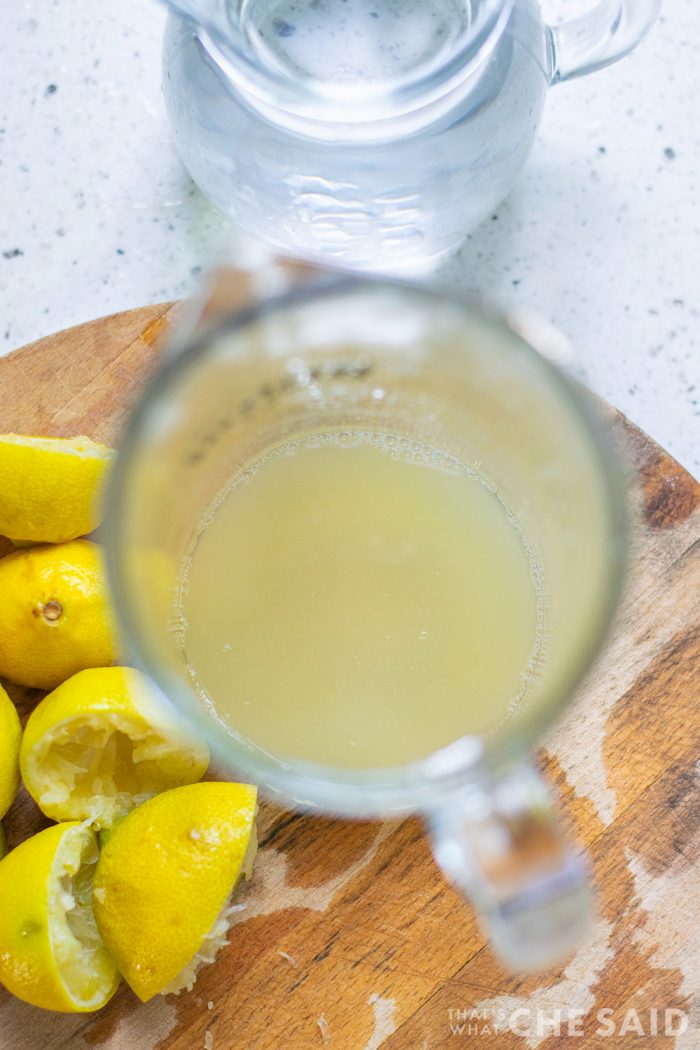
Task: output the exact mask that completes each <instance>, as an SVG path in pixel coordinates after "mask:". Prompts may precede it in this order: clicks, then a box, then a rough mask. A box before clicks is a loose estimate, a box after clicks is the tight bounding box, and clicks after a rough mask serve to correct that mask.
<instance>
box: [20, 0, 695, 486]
mask: <svg viewBox="0 0 700 1050" xmlns="http://www.w3.org/2000/svg"><path fill="white" fill-rule="evenodd" d="M549 6H550V7H551V6H557V5H549ZM559 9H560V10H561V4H559ZM162 22H163V14H162V11H161V9H160V8H159V7H157V6H156V5H155V4H154V3H152V2H149V0H119V2H117V0H104V2H103V3H100V4H95V3H94V2H92V0H71V2H70V3H66V2H65V0H55V2H54V0H25V2H23V3H21V4H18V5H14V6H13V7H12V10H11V11H9V10H8V12H7V13H6V14H5V17H4V19H3V33H2V37H1V39H0V129H1V130H0V352H2V351H9V350H11V349H13V348H14V347H16V346H20V345H22V344H23V343H25V342H28V341H30V340H33V339H37V338H39V337H40V336H42V335H46V334H47V333H49V332H52V331H55V330H57V329H60V328H64V327H66V326H68V325H72V324H77V323H79V322H81V321H85V320H88V319H90V318H92V317H97V316H99V315H102V314H106V313H111V312H112V311H115V310H121V309H125V308H127V307H131V306H137V305H140V304H142V303H146V302H156V301H159V300H162V299H170V298H175V297H178V296H184V295H187V294H189V293H190V292H192V291H194V290H195V289H196V287H197V283H198V280H199V275H200V274H201V273H202V271H203V270H204V269H206V267H207V266H208V265H209V264H210V263H211V260H212V258H213V257H214V256H215V255H216V254H217V253H218V252H220V251H221V250H222V249H223V248H224V247H225V246H226V247H227V248H228V249H229V250H230V246H231V244H233V246H234V250H235V249H236V246H238V245H240V250H241V251H243V250H244V245H243V242H242V241H240V240H239V238H238V237H233V239H232V235H231V233H230V231H229V230H228V229H227V226H226V224H225V223H224V221H223V220H222V219H221V218H220V217H219V215H218V214H217V213H216V212H215V211H214V210H213V208H211V207H210V206H209V205H208V204H207V203H206V201H204V200H203V198H202V197H201V195H200V194H199V193H198V192H197V190H196V189H195V188H194V187H193V186H192V184H191V183H190V181H189V179H188V178H187V176H186V174H185V172H184V170H183V169H182V167H181V165H180V163H179V161H178V159H177V156H176V154H175V152H174V150H173V147H172V145H171V143H170V140H169V135H168V128H167V125H166V122H165V118H164V113H163V106H162V103H161V100H160V87H159V79H160V34H161V29H162ZM699 93H700V5H698V4H697V3H696V0H666V3H665V7H664V11H663V14H662V17H661V20H660V21H659V23H658V24H657V25H656V27H655V28H654V30H653V31H652V33H651V35H650V36H649V37H648V39H647V40H646V41H645V42H644V43H643V44H642V45H641V47H640V48H639V49H638V51H637V52H636V53H635V54H633V55H632V56H630V57H629V58H627V59H625V60H624V61H623V62H621V63H620V64H618V65H617V66H614V67H611V68H610V69H607V70H605V71H603V72H601V73H598V74H596V75H595V76H593V77H589V78H586V79H583V80H578V81H573V82H571V83H569V84H564V85H560V86H559V87H557V88H555V89H554V90H553V91H552V92H551V94H550V98H549V100H548V107H547V112H546V114H545V119H544V123H543V126H542V129H541V133H540V138H539V141H538V143H537V145H536V147H535V150H534V153H533V155H532V157H531V160H530V163H529V166H528V168H527V170H526V172H525V174H524V175H523V177H522V179H521V181H520V183H519V184H518V186H517V188H516V189H515V191H514V192H513V193H512V194H511V196H510V198H509V199H508V200H507V201H506V202H505V203H504V204H503V205H502V206H501V207H500V208H499V210H498V212H497V214H496V215H495V216H494V217H493V218H492V219H491V220H490V221H487V222H486V223H485V224H484V225H483V226H482V227H481V228H480V229H479V230H477V231H476V232H475V233H474V234H472V236H471V237H470V238H469V240H468V242H467V243H466V244H465V246H464V248H463V250H462V251H461V252H460V253H459V255H458V256H457V257H456V258H454V259H452V260H450V261H449V262H448V263H447V264H446V265H445V266H444V267H443V269H442V270H441V271H440V273H439V274H438V275H437V278H436V279H437V280H439V281H440V282H441V283H443V284H447V285H448V286H450V287H451V288H455V289H464V288H471V287H480V288H488V289H490V290H491V291H493V292H495V293H496V295H498V296H499V297H501V299H504V300H505V301H506V302H507V303H510V304H513V305H515V306H516V307H518V308H520V309H523V310H529V309H535V310H537V311H539V313H541V314H542V315H543V316H544V318H546V319H547V320H548V321H551V322H553V323H554V324H555V325H557V326H558V327H559V328H560V329H561V330H562V332H563V333H564V334H565V335H566V336H567V337H568V339H569V340H570V343H571V345H572V347H573V348H574V349H573V357H572V359H571V362H570V367H571V368H572V369H573V370H574V371H575V372H576V373H577V374H578V375H580V376H581V377H583V378H584V379H585V380H586V381H587V382H588V383H589V384H590V385H591V386H592V387H593V388H594V389H595V390H596V391H598V392H599V393H600V394H602V395H603V396H604V397H606V398H607V399H608V400H610V401H612V402H613V403H614V404H616V405H617V406H618V407H619V408H621V409H622V410H623V411H624V412H626V413H627V415H629V416H630V418H632V419H633V420H634V421H635V422H636V423H638V424H639V425H640V426H642V427H643V428H644V429H645V430H647V431H648V432H649V433H650V434H651V435H652V436H653V437H654V438H656V440H657V441H659V442H661V444H663V445H665V446H666V447H667V448H668V449H669V451H671V452H672V453H673V454H674V455H675V456H676V457H677V458H678V459H680V460H681V462H682V463H684V465H685V466H687V467H688V468H690V469H691V470H693V471H694V472H695V473H696V474H697V473H698V472H700V440H699V438H700V346H699V344H700V339H699V333H700V298H699V296H698V281H697V272H698V269H699V268H700V267H699V264H700V200H699V197H698V172H699V171H700V135H699V134H698V131H697V120H696V119H694V118H692V114H693V113H695V111H696V108H697V98H698V94H699Z"/></svg>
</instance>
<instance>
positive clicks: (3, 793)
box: [0, 685, 22, 820]
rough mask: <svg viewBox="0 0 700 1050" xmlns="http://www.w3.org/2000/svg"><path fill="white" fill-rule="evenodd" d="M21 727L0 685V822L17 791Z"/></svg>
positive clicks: (12, 706)
mask: <svg viewBox="0 0 700 1050" xmlns="http://www.w3.org/2000/svg"><path fill="white" fill-rule="evenodd" d="M21 739H22V727H21V725H20V722H19V715H18V714H17V708H16V707H15V705H14V704H13V703H12V701H11V700H10V698H9V696H8V695H7V693H6V692H5V690H4V689H3V687H2V686H1V685H0V820H2V818H3V817H4V816H5V814H6V813H7V811H8V809H9V808H10V806H11V805H12V803H13V802H14V800H15V796H16V794H17V792H18V790H19V744H20V740H21Z"/></svg>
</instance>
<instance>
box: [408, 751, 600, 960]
mask: <svg viewBox="0 0 700 1050" xmlns="http://www.w3.org/2000/svg"><path fill="white" fill-rule="evenodd" d="M428 826H429V829H430V833H431V837H432V843H433V852H434V854H435V858H436V860H437V862H438V864H439V865H440V867H441V868H442V870H443V872H444V873H445V874H446V875H447V877H448V878H449V879H450V880H451V881H452V882H454V883H455V884H456V885H457V886H458V887H459V888H460V889H461V890H462V891H463V892H464V893H465V894H466V895H467V896H469V897H470V898H471V900H472V901H473V903H474V904H475V905H476V907H477V909H478V910H479V912H480V913H481V916H482V919H483V920H484V924H485V926H486V929H487V932H488V933H489V934H490V936H491V940H492V943H493V947H494V949H495V951H496V952H497V954H498V955H499V956H500V957H501V959H502V960H503V962H504V963H505V964H506V965H507V966H508V967H509V968H510V969H511V970H514V971H517V972H523V971H528V970H539V969H545V968H547V967H550V966H554V965H557V964H558V963H561V962H563V961H564V959H565V958H566V957H567V956H568V955H570V954H571V952H572V951H573V950H574V948H575V947H576V946H577V944H578V942H579V941H580V940H581V938H582V937H583V935H584V934H585V933H586V931H587V929H588V927H589V926H590V922H591V918H592V912H593V898H592V893H591V889H590V886H589V882H588V875H587V864H586V861H585V857H584V856H582V855H580V854H579V853H577V852H575V851H574V850H573V849H572V847H571V846H570V845H569V844H568V843H567V841H566V840H565V838H564V836H563V835H562V832H561V829H560V826H559V822H558V819H557V817H556V814H555V807H554V804H553V801H552V797H551V795H550V793H549V791H548V789H547V788H546V787H545V784H544V782H543V781H542V779H541V777H540V776H539V774H538V773H536V772H535V770H534V768H533V767H532V766H531V765H529V764H527V763H521V764H519V765H516V766H512V767H510V768H509V769H508V770H507V771H506V772H504V773H502V774H500V775H499V776H497V777H495V778H494V779H493V781H492V782H491V783H490V784H489V785H487V786H486V787H484V786H479V787H478V788H475V789H474V790H472V789H465V790H464V791H463V792H462V793H461V794H457V795H455V796H454V797H453V798H452V799H451V800H450V801H449V802H448V803H447V804H445V805H444V806H443V807H441V808H439V809H437V810H435V811H434V812H432V813H430V814H429V815H428Z"/></svg>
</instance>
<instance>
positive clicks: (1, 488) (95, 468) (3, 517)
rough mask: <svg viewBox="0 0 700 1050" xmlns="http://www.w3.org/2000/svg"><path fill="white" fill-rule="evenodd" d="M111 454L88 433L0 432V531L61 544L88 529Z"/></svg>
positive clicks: (20, 539)
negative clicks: (41, 434) (63, 435)
mask: <svg viewBox="0 0 700 1050" xmlns="http://www.w3.org/2000/svg"><path fill="white" fill-rule="evenodd" d="M114 455H115V453H114V450H113V449H111V448H108V447H107V446H106V445H100V444H97V443H96V442H95V441H91V440H90V438H87V437H74V438H50V437H26V436H24V435H21V434H0V535H3V536H9V538H10V539H11V540H13V541H14V542H16V543H32V542H33V543H37V542H39V543H64V542H65V541H67V540H74V539H76V537H78V536H84V535H86V533H88V532H92V530H93V529H95V528H96V527H97V526H98V525H99V523H100V521H101V518H102V511H101V500H100V496H101V492H102V489H103V486H104V482H105V479H106V475H107V471H108V470H109V467H110V464H111V462H112V460H113V459H114Z"/></svg>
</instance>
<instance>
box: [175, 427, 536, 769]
mask: <svg viewBox="0 0 700 1050" xmlns="http://www.w3.org/2000/svg"><path fill="white" fill-rule="evenodd" d="M179 620H180V623H181V625H182V644H183V647H184V655H185V658H186V662H187V665H188V669H189V673H190V676H191V678H192V680H193V682H194V684H195V686H196V688H197V690H198V692H199V694H200V696H201V697H202V699H203V700H204V702H205V703H206V704H207V706H209V707H211V708H213V710H214V711H215V713H216V715H217V716H218V717H219V718H220V719H222V720H223V722H224V723H225V724H227V725H228V726H229V727H230V728H231V729H232V730H233V731H235V732H236V733H237V734H239V735H241V736H242V737H244V738H247V739H249V740H251V741H252V742H253V743H255V744H257V745H258V746H259V747H261V748H263V749H264V750H265V751H267V752H269V753H271V754H274V755H276V756H282V757H285V756H286V757H289V758H296V759H305V760H308V761H313V762H317V763H321V764H325V765H330V766H337V767H339V768H376V767H387V766H394V765H403V764H405V763H407V762H411V761H414V760H417V759H419V758H421V757H423V756H426V755H428V754H430V753H431V752H433V751H434V750H435V749H437V748H439V747H441V746H443V745H446V744H449V743H450V742H452V741H453V740H456V739H457V738H459V737H461V736H463V735H465V734H481V733H488V732H489V731H491V730H494V729H496V728H497V727H498V726H499V725H501V724H502V723H503V721H504V720H505V719H507V718H508V717H509V716H510V715H511V714H512V713H513V711H514V710H515V709H517V707H518V706H519V705H520V704H521V703H523V702H524V701H525V698H526V693H527V687H528V683H529V681H530V680H531V676H532V674H533V673H534V671H535V668H536V665H537V658H538V652H539V646H540V641H541V634H542V597H541V588H540V585H539V578H538V572H537V568H536V565H535V563H534V561H533V558H532V555H531V553H530V551H529V548H528V544H527V541H526V539H525V537H524V535H523V533H522V531H521V530H520V528H519V527H518V523H517V522H516V521H515V519H514V518H513V516H512V515H511V514H510V513H509V511H508V508H507V507H506V506H505V504H504V503H503V501H502V500H501V499H500V498H499V496H498V495H497V494H496V493H495V492H494V491H493V489H492V488H490V487H489V485H488V484H487V483H486V482H485V481H484V479H483V478H480V477H479V476H478V475H477V474H476V473H475V472H474V470H473V469H471V468H468V467H466V466H465V465H464V464H463V463H461V462H460V461H459V460H457V459H456V458H455V457H454V456H452V455H448V454H446V453H444V452H441V451H440V450H438V449H435V448H432V447H430V446H426V445H424V444H421V443H418V442H415V441H412V440H409V439H407V438H403V439H402V438H400V437H398V436H396V435H391V434H380V433H374V432H366V431H344V432H342V433H316V434H310V435H309V434H307V435H305V436H302V437H300V438H298V439H296V440H293V441H291V442H287V443H285V444H282V445H280V446H277V447H275V448H272V449H269V450H267V452H265V453H264V454H263V455H261V456H260V457H258V458H257V459H256V460H254V461H253V462H252V463H250V464H249V465H248V466H247V468H246V469H245V470H244V471H243V472H242V473H241V474H240V475H239V476H238V477H236V478H235V479H234V480H233V483H232V484H231V485H230V486H229V488H228V489H227V490H226V491H225V492H224V493H223V494H222V496H221V497H220V498H219V500H218V501H217V502H216V504H215V506H214V507H212V508H211V510H210V512H209V513H208V514H207V516H206V518H205V520H204V521H203V522H202V523H201V526H200V529H199V532H198V534H197V536H196V540H195V542H194V544H193V547H192V549H191V552H190V555H189V557H188V560H187V564H186V565H185V568H184V572H183V581H182V587H181V594H180V609H179Z"/></svg>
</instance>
